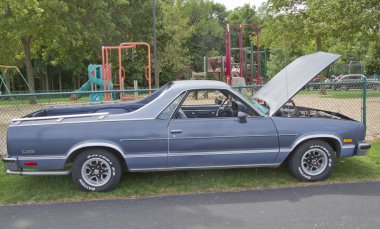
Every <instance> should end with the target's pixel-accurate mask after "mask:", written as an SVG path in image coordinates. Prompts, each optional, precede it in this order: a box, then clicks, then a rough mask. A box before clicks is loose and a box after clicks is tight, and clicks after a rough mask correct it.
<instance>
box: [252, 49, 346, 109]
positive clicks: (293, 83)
mask: <svg viewBox="0 0 380 229" xmlns="http://www.w3.org/2000/svg"><path fill="white" fill-rule="evenodd" d="M339 58H340V55H337V54H333V53H326V52H317V53H312V54H309V55H305V56H301V57H299V58H297V59H295V60H294V61H293V62H292V63H290V64H289V65H288V66H286V67H285V68H284V69H282V70H281V71H280V72H279V73H277V75H275V76H274V77H273V78H272V79H271V80H270V81H269V82H268V83H266V84H265V85H264V86H263V87H262V88H261V89H260V90H259V91H258V92H257V93H256V94H255V95H254V98H255V99H260V100H263V101H265V102H266V103H267V105H268V106H269V109H270V110H269V115H271V116H272V115H273V114H274V113H276V112H277V111H278V110H279V109H280V108H281V107H282V106H283V105H284V104H285V103H286V102H288V101H289V100H290V99H291V98H293V96H294V95H295V94H297V92H298V91H300V90H301V89H302V88H303V87H304V86H305V85H306V84H307V83H308V82H310V81H311V80H312V79H313V78H314V77H315V76H317V75H318V74H319V73H320V72H322V71H323V70H324V69H325V68H327V67H328V66H329V65H330V64H332V63H333V62H335V61H336V60H337V59H339Z"/></svg>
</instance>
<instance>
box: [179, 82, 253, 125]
mask: <svg viewBox="0 0 380 229" xmlns="http://www.w3.org/2000/svg"><path fill="white" fill-rule="evenodd" d="M239 111H241V112H245V113H247V115H249V116H257V115H258V114H257V112H255V111H254V110H253V109H252V108H251V107H249V106H247V105H246V104H245V103H244V102H243V101H241V99H240V98H239V97H237V96H236V95H234V94H232V93H231V92H230V91H228V90H211V89H210V90H193V91H190V92H189V93H188V94H187V95H186V98H185V99H184V102H183V103H182V104H181V106H180V108H179V109H178V111H177V113H176V114H175V115H174V116H173V117H174V118H176V119H186V118H221V117H223V118H226V117H237V115H238V112H239Z"/></svg>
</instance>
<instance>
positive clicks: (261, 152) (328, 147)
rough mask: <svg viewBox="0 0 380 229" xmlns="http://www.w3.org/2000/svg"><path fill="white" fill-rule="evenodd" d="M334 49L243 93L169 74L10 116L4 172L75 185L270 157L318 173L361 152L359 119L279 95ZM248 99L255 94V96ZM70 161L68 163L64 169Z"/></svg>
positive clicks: (263, 163) (108, 184)
mask: <svg viewBox="0 0 380 229" xmlns="http://www.w3.org/2000/svg"><path fill="white" fill-rule="evenodd" d="M338 58H339V55H336V54H331V53H324V52H318V53H314V54H310V55H306V56H302V57H300V58H298V59H296V60H295V61H294V62H292V63H291V64H290V65H288V66H287V67H286V68H285V69H284V70H282V71H281V72H279V73H278V74H277V75H276V76H275V77H273V78H272V79H271V80H270V81H269V82H268V83H267V84H266V85H264V86H263V88H261V89H260V90H259V91H258V92H257V93H256V94H255V98H254V99H252V98H250V97H247V96H245V95H243V94H240V93H239V92H237V91H235V90H233V89H232V88H231V87H230V86H228V85H227V84H225V83H223V82H218V81H206V80H205V81H192V80H188V81H175V82H171V83H168V84H166V85H164V86H163V87H161V88H160V89H159V90H157V91H156V92H155V93H153V94H151V95H149V96H148V97H146V98H144V99H142V100H139V101H136V102H133V103H114V104H88V105H81V106H78V105H77V106H56V107H49V108H46V109H43V110H38V111H36V112H33V113H31V114H29V115H27V116H25V117H23V118H20V119H14V120H13V121H12V123H11V124H10V127H9V129H8V136H7V149H8V156H7V157H6V158H4V159H3V161H4V162H5V166H6V168H7V173H8V174H19V175H21V174H22V175H67V174H70V172H71V174H72V178H73V181H74V182H75V184H76V185H77V186H78V187H79V188H80V189H82V190H84V191H98V192H103V191H109V190H112V189H114V188H115V187H116V186H117V184H118V183H119V181H120V178H121V176H122V172H123V170H128V171H129V172H146V171H167V170H186V169H221V168H242V167H244V168H252V167H278V166H280V165H281V164H283V163H285V162H286V163H288V166H289V169H290V171H291V173H292V174H293V175H294V176H295V177H296V178H298V179H300V180H306V181H319V180H323V179H325V178H327V177H328V176H329V175H330V174H331V172H332V170H333V168H334V165H335V161H336V158H337V157H348V156H354V155H364V154H366V153H367V151H368V149H369V148H370V145H369V144H367V143H365V141H364V138H365V127H364V125H363V123H360V122H358V121H355V120H352V119H350V118H348V117H346V116H344V115H342V114H339V113H333V112H329V111H323V110H316V109H311V108H306V107H297V106H295V105H294V103H293V104H292V105H286V106H284V104H286V103H288V102H289V101H290V100H291V98H292V97H293V96H294V95H295V94H296V93H297V92H298V91H299V90H301V89H302V88H303V87H304V86H305V84H306V83H307V82H309V81H310V80H311V79H312V78H313V77H315V76H316V75H317V74H319V73H320V72H321V71H322V70H323V69H325V68H326V67H327V66H329V65H330V64H331V63H333V62H334V61H336V60H337V59H338ZM256 101H261V102H260V103H258V102H256ZM66 164H71V167H70V166H69V167H70V169H69V170H64V168H67V167H68V166H65V165H66Z"/></svg>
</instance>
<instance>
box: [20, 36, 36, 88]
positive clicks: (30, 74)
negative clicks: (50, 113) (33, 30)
mask: <svg viewBox="0 0 380 229" xmlns="http://www.w3.org/2000/svg"><path fill="white" fill-rule="evenodd" d="M31 41H32V37H31V36H26V37H22V38H21V42H22V45H23V46H24V52H25V65H26V76H27V79H28V84H29V86H30V88H31V89H32V91H31V92H34V91H35V88H34V77H33V66H32V56H31V53H30V44H31Z"/></svg>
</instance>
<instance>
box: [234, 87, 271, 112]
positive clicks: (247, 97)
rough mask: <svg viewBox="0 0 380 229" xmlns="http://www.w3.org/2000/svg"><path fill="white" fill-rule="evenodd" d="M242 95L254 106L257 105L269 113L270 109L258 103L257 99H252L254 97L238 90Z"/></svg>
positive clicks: (262, 110)
mask: <svg viewBox="0 0 380 229" xmlns="http://www.w3.org/2000/svg"><path fill="white" fill-rule="evenodd" d="M237 92H238V93H239V94H240V95H242V96H243V97H244V98H245V99H246V100H248V102H250V104H251V105H252V106H253V107H256V108H257V109H259V110H260V111H261V112H263V113H264V114H269V109H268V108H266V107H264V106H263V105H261V104H260V103H258V102H257V101H256V100H254V99H252V97H250V96H247V95H245V94H244V93H241V92H239V91H237Z"/></svg>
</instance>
